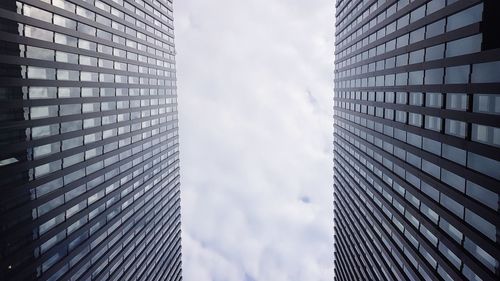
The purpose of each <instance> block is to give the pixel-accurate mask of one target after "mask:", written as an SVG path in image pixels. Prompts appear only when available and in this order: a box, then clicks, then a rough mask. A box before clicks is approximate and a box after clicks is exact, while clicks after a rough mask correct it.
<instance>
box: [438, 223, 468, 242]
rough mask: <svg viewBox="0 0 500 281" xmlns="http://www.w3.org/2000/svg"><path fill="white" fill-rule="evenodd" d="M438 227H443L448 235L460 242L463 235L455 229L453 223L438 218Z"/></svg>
mask: <svg viewBox="0 0 500 281" xmlns="http://www.w3.org/2000/svg"><path fill="white" fill-rule="evenodd" d="M439 227H441V229H443V230H444V231H445V232H446V233H448V235H449V236H450V237H451V238H453V239H455V241H457V242H458V243H459V244H461V243H462V239H463V237H464V235H463V233H462V232H460V231H459V230H458V229H456V228H455V227H454V226H453V225H451V224H450V223H449V222H447V221H446V220H445V219H444V218H441V219H440V220H439Z"/></svg>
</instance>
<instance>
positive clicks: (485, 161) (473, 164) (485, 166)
mask: <svg viewBox="0 0 500 281" xmlns="http://www.w3.org/2000/svg"><path fill="white" fill-rule="evenodd" d="M467 167H469V168H471V169H474V170H476V171H478V172H480V173H483V174H485V175H488V176H490V177H492V178H495V179H497V180H500V161H496V160H493V159H490V158H487V157H484V156H481V155H478V154H475V153H472V152H469V153H468V161H467Z"/></svg>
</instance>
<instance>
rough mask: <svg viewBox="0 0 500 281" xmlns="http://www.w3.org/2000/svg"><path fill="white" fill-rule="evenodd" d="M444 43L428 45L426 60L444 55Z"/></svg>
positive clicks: (436, 58)
mask: <svg viewBox="0 0 500 281" xmlns="http://www.w3.org/2000/svg"><path fill="white" fill-rule="evenodd" d="M444 49H445V48H444V44H440V45H436V46H432V47H428V48H427V49H426V52H425V60H426V61H432V60H438V59H442V58H443V57H444Z"/></svg>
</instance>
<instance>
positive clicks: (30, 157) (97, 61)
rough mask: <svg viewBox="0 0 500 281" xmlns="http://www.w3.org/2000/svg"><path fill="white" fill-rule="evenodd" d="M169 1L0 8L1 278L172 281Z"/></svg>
mask: <svg viewBox="0 0 500 281" xmlns="http://www.w3.org/2000/svg"><path fill="white" fill-rule="evenodd" d="M174 55H175V48H174V35H173V17H172V0H18V1H15V0H1V1H0V223H1V226H0V280H12V281H14V280H51V281H55V280H181V279H182V277H181V249H180V203H179V200H180V196H179V162H178V134H177V132H178V131H177V124H178V122H177V94H176V83H175V79H176V78H175V77H176V75H175V60H174Z"/></svg>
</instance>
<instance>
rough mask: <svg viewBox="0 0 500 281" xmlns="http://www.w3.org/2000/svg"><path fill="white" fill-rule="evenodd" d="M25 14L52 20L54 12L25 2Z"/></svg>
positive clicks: (43, 19)
mask: <svg viewBox="0 0 500 281" xmlns="http://www.w3.org/2000/svg"><path fill="white" fill-rule="evenodd" d="M23 14H24V15H25V16H28V17H31V18H35V19H38V20H41V21H45V22H49V23H50V22H52V13H50V12H47V11H45V10H42V9H38V8H35V7H32V6H29V5H27V4H24V7H23Z"/></svg>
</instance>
